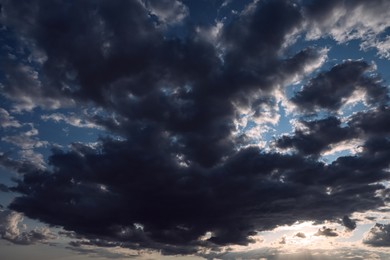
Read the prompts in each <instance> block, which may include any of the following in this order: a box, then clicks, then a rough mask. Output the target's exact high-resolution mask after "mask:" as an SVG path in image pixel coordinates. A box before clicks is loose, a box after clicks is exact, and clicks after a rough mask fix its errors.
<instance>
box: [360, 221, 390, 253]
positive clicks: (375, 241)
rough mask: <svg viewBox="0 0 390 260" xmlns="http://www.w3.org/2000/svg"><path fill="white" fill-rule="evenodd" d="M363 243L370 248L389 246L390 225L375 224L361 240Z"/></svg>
mask: <svg viewBox="0 0 390 260" xmlns="http://www.w3.org/2000/svg"><path fill="white" fill-rule="evenodd" d="M363 243H365V244H367V245H370V246H378V247H380V246H383V247H388V246H390V225H389V224H379V223H377V224H376V225H375V226H374V227H372V228H371V229H370V231H369V232H368V234H367V235H366V237H365V238H364V240H363Z"/></svg>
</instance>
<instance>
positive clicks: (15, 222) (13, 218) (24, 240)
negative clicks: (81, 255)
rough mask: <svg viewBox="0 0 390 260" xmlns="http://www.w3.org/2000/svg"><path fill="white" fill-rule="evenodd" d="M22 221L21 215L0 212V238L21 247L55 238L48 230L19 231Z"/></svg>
mask: <svg viewBox="0 0 390 260" xmlns="http://www.w3.org/2000/svg"><path fill="white" fill-rule="evenodd" d="M22 221H23V215H22V214H20V213H17V212H15V211H10V210H2V211H0V237H1V238H3V239H6V240H8V241H10V242H12V243H15V244H21V245H30V244H34V243H36V242H45V241H47V240H51V239H55V238H56V236H55V235H54V234H53V233H51V232H50V230H49V229H48V228H40V229H38V228H36V229H33V230H29V231H27V230H25V231H21V229H20V226H21V223H22ZM24 229H25V227H24Z"/></svg>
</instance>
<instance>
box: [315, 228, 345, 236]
mask: <svg viewBox="0 0 390 260" xmlns="http://www.w3.org/2000/svg"><path fill="white" fill-rule="evenodd" d="M314 235H315V236H326V237H337V236H338V235H339V234H338V233H337V229H335V228H327V227H323V228H321V229H319V230H318V231H317V233H315V234H314Z"/></svg>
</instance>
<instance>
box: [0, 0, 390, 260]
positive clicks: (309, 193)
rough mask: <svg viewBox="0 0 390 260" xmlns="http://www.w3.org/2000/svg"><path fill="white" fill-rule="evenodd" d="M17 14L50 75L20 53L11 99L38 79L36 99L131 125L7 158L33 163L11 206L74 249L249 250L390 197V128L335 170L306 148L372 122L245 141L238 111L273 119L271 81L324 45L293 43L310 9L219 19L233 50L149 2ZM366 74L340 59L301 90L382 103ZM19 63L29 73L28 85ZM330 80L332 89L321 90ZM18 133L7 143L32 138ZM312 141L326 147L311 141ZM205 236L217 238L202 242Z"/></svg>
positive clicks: (337, 101) (19, 5)
mask: <svg viewBox="0 0 390 260" xmlns="http://www.w3.org/2000/svg"><path fill="white" fill-rule="evenodd" d="M48 10H50V11H48ZM4 14H5V16H4V17H5V20H4V23H5V25H6V26H7V27H9V30H12V31H14V32H15V34H16V35H17V36H18V37H17V38H20V37H22V38H24V39H28V41H29V42H30V44H27V47H26V48H30V49H39V50H40V51H41V52H42V53H44V55H45V57H46V58H45V59H44V60H42V63H41V66H40V70H39V73H38V74H39V75H36V74H35V73H33V72H32V71H35V68H32V67H31V66H30V67H27V68H28V70H27V72H28V73H27V72H26V71H23V70H22V71H20V69H16V68H21V67H20V66H22V65H20V64H16V65H15V66H11V67H9V68H8V67H7V68H8V69H9V70H10V73H11V74H10V75H11V76H12V77H11V78H10V80H8V81H7V82H5V84H4V85H5V90H6V93H7V95H9V96H10V97H11V96H13V97H15V100H16V99H17V98H18V97H21V96H23V95H24V94H25V93H27V94H26V95H28V96H30V95H29V94H28V91H29V90H28V89H27V88H26V87H24V86H25V85H26V83H25V82H24V81H27V80H31V84H38V85H40V87H41V88H40V92H39V93H40V94H39V96H42V97H45V98H48V99H55V100H57V98H58V99H59V102H60V104H62V103H61V102H62V101H63V100H67V101H69V102H70V100H72V101H73V102H75V104H77V106H80V107H83V106H85V105H86V104H92V105H94V106H96V107H99V108H100V109H102V110H104V112H105V113H103V114H97V115H95V116H93V117H92V118H91V120H92V122H93V123H94V124H98V125H101V126H102V127H104V128H105V129H107V130H108V131H110V134H111V135H114V136H115V135H120V136H121V138H120V139H115V138H110V137H102V138H100V139H99V140H98V143H99V145H96V146H93V147H91V146H88V145H85V144H81V143H77V144H74V145H72V147H71V149H69V150H68V151H62V150H60V149H55V150H54V151H53V153H52V154H51V156H50V157H49V160H48V163H49V166H50V167H48V168H46V169H42V168H41V169H37V168H32V167H30V168H28V167H27V166H26V165H24V164H22V162H20V161H14V160H11V159H10V158H9V157H7V156H3V155H2V156H1V157H0V161H1V163H2V164H4V165H7V166H9V167H13V168H14V169H16V170H17V171H19V173H20V174H21V177H20V178H19V179H17V180H16V184H15V185H16V186H15V187H12V188H11V190H12V191H15V192H19V193H20V194H21V195H20V196H18V197H17V198H15V200H14V201H13V202H12V203H11V205H10V206H9V207H10V209H13V210H16V211H18V212H23V213H24V214H25V215H26V216H28V217H31V218H33V219H38V220H41V221H43V222H45V223H49V224H51V225H56V226H61V227H63V228H64V229H65V230H66V231H73V232H75V233H76V234H77V237H76V238H79V239H78V240H77V241H75V242H74V243H73V245H82V244H85V245H95V246H100V247H105V246H106V247H107V246H113V245H117V246H123V247H127V248H131V249H145V248H146V249H154V250H160V251H161V252H162V253H164V254H194V253H196V252H198V251H199V250H200V249H202V248H208V249H215V250H218V248H220V247H221V246H228V245H237V244H238V245H247V244H249V243H252V242H254V241H255V240H254V239H253V236H254V235H255V234H257V233H256V232H259V231H264V230H270V229H273V228H275V227H277V226H280V225H292V224H293V223H295V222H296V221H298V220H299V221H302V220H312V221H318V222H321V221H325V220H336V219H340V218H342V217H343V216H345V215H350V214H352V213H353V212H356V211H366V210H369V209H373V208H377V207H380V206H383V205H384V203H385V201H384V199H383V198H381V197H378V196H377V194H378V192H380V191H382V190H384V189H385V187H384V186H383V185H381V184H380V182H381V181H383V180H387V179H388V173H387V172H386V169H387V168H388V166H389V162H390V159H389V158H390V156H389V152H388V151H389V147H390V142H389V140H387V139H386V138H385V137H383V136H379V137H378V138H374V136H370V135H369V134H368V132H370V131H371V130H367V134H366V133H365V134H364V135H367V136H366V137H367V140H365V143H364V144H363V147H362V150H363V151H362V152H361V153H359V154H357V155H355V156H344V157H340V158H338V159H337V160H335V162H333V163H332V164H330V165H326V164H324V163H323V162H321V161H318V160H317V158H316V157H315V156H306V155H311V154H314V155H316V154H318V153H320V152H322V151H324V150H327V149H328V146H329V144H330V143H337V142H340V141H341V140H343V139H348V138H350V137H351V136H354V134H355V130H356V131H358V133H359V135H360V134H361V133H360V129H364V126H363V124H362V123H360V120H357V119H356V120H357V121H356V122H355V121H353V122H354V123H353V124H352V123H351V126H348V127H352V125H359V127H357V128H358V129H350V128H348V127H343V126H342V124H341V121H340V120H339V119H338V118H328V119H323V120H322V121H321V120H317V121H312V122H306V125H307V127H308V128H310V129H311V132H310V133H309V134H306V133H298V132H297V133H296V135H297V136H298V137H299V138H295V139H294V137H291V138H290V139H288V138H287V139H286V140H285V141H286V143H284V144H283V145H284V147H294V148H296V149H297V150H299V152H298V153H292V154H281V153H276V152H269V151H264V150H261V149H258V148H254V147H249V148H242V149H240V150H239V149H237V143H236V140H235V137H234V134H233V132H234V130H235V128H234V125H233V121H234V120H235V119H236V118H237V117H239V116H240V112H239V111H237V110H236V106H238V107H240V108H250V109H251V110H253V112H255V113H256V116H259V117H261V116H263V114H262V113H263V111H261V109H260V107H261V105H263V104H267V105H268V104H270V106H271V105H274V103H273V102H275V99H274V98H273V97H272V95H273V92H274V91H275V90H277V88H279V87H280V86H284V85H285V84H287V83H291V82H289V81H291V80H292V79H294V78H296V76H297V75H299V76H303V74H304V73H306V69H307V67H308V66H310V65H311V64H313V62H316V61H318V60H319V59H321V57H322V56H321V55H323V53H322V52H321V51H319V50H317V49H314V48H307V49H304V50H302V51H300V52H297V53H296V54H293V55H290V54H289V53H285V45H286V44H287V41H288V40H289V39H288V35H291V34H292V33H294V32H297V31H299V30H301V29H302V28H303V26H304V19H305V18H304V16H303V13H302V10H301V8H300V6H299V5H294V4H292V2H290V1H281V0H278V1H260V2H258V3H257V4H254V5H253V8H252V9H251V10H250V11H248V12H247V13H243V14H242V15H240V16H237V17H235V18H234V19H232V21H231V23H229V24H226V25H225V26H224V27H223V28H222V30H221V32H220V33H221V36H220V39H219V40H220V42H219V44H220V45H221V48H222V47H223V48H222V49H223V53H222V54H221V53H220V51H221V49H220V47H218V46H215V45H213V44H212V43H210V42H208V41H204V40H203V39H202V38H201V37H197V35H196V31H195V32H193V34H190V35H188V37H187V38H185V40H183V39H178V38H167V37H164V33H163V32H162V31H161V28H158V26H157V27H156V25H155V24H154V22H153V19H152V18H151V17H150V15H149V11H148V10H146V9H145V7H144V6H143V5H142V4H140V2H138V1H121V0H120V1H101V2H96V1H77V2H69V1H17V2H16V1H6V3H5V5H4ZM270 25H272V26H270ZM54 36H55V37H54ZM70 39H72V40H70ZM32 43H33V44H32ZM31 44H32V45H31ZM11 65H12V64H11ZM23 66H24V65H23ZM368 70H370V65H368V64H367V63H365V62H363V61H348V62H345V63H343V64H340V65H337V66H336V67H334V68H333V69H331V70H330V71H328V72H325V73H322V74H320V75H319V76H318V77H316V78H314V79H313V80H312V81H311V83H309V85H307V86H306V88H304V89H303V90H302V92H300V93H301V94H298V95H297V97H296V98H295V99H293V101H294V102H296V104H298V105H300V106H301V107H302V108H307V109H312V108H317V107H323V108H328V109H331V110H332V109H336V108H338V107H339V106H341V105H342V104H341V103H342V100H343V99H344V98H348V97H349V96H350V94H351V93H352V91H353V90H354V89H358V88H360V87H361V86H363V87H362V88H364V90H366V91H367V93H368V96H369V97H371V98H373V99H375V101H374V100H368V102H369V103H370V104H372V105H373V106H374V105H377V104H379V103H381V102H384V101H385V100H386V98H385V96H386V95H385V94H387V93H386V92H385V90H383V88H382V87H381V86H380V85H378V84H377V83H378V82H377V81H376V78H371V77H366V74H365V73H366V72H368ZM30 72H31V73H30ZM12 73H14V74H12ZM18 73H21V74H22V75H21V78H20V79H24V78H26V80H23V82H20V86H23V87H18V86H19V83H18V82H17V81H18V79H17V75H18ZM23 73H24V74H23ZM26 73H27V76H29V77H27V76H26ZM345 77H350V79H348V78H347V79H345ZM327 80H330V81H332V80H333V81H334V82H333V81H332V83H334V84H335V85H337V86H338V88H337V91H333V88H334V86H333V85H329V84H327V82H326V81H327ZM16 83H18V84H16ZM23 84H25V85H23ZM279 85H280V86H279ZM320 86H321V87H320ZM33 89H34V87H33ZM324 91H326V92H327V94H329V96H324V97H322V96H321V95H322V94H323V92H324ZM19 93H23V95H19ZM314 94H316V95H317V96H315V98H314V99H312V98H311V95H314ZM31 96H32V97H33V99H32V100H34V102H37V101H38V100H39V99H36V98H35V97H36V96H34V94H33V93H31ZM309 98H310V99H309ZM376 101H378V102H376ZM34 102H32V103H34ZM34 104H35V103H34ZM35 105H37V104H35ZM48 107H50V106H48ZM363 117H364V116H363ZM64 120H66V119H64ZM369 120H370V119H369ZM364 131H366V130H364ZM317 135H318V136H317ZM30 137H31V136H30ZM15 138H16V137H14V138H13V139H12V138H11V139H10V137H9V138H8V140H9V141H13V142H14V143H15V144H20V142H17V139H15ZM30 139H34V138H30ZM30 139H26V140H30ZM307 140H309V141H307ZM310 140H315V141H316V147H314V148H307V147H305V146H304V145H301V144H300V142H310ZM36 141H37V140H36ZM23 142H24V141H23ZM24 143H25V144H24V145H28V144H29V142H24ZM281 145H282V144H281ZM283 145H282V146H283ZM20 146H22V144H20ZM372 155H374V156H372ZM329 191H331V192H329ZM357 195H358V196H357ZM135 224H138V226H137V225H135ZM141 226H142V228H139V227H141ZM207 232H210V234H211V235H210V238H209V239H206V240H202V239H201V238H202V237H204V235H205V234H206V233H207ZM319 232H320V233H321V232H322V233H321V234H322V235H326V234H328V235H329V234H332V232H334V231H332V230H329V231H327V229H323V230H322V231H321V230H320V231H319Z"/></svg>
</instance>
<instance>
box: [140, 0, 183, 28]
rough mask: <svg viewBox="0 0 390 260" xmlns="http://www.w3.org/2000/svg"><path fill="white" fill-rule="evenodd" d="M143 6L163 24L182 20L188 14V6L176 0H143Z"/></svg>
mask: <svg viewBox="0 0 390 260" xmlns="http://www.w3.org/2000/svg"><path fill="white" fill-rule="evenodd" d="M141 3H142V4H144V6H145V8H146V9H147V10H148V11H149V12H150V13H151V14H152V15H155V16H157V17H158V19H159V21H160V22H162V23H163V24H165V25H169V24H177V23H180V22H182V21H183V20H184V19H185V18H186V17H187V16H188V15H189V10H188V7H187V6H186V5H185V4H183V3H182V2H181V1H178V0H157V1H156V0H144V1H143V2H141Z"/></svg>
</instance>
